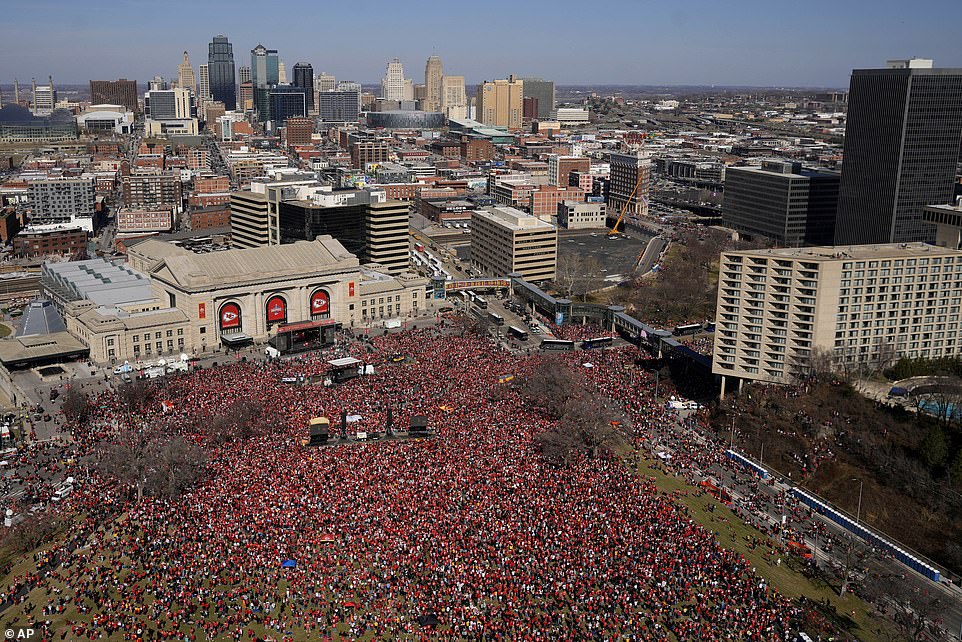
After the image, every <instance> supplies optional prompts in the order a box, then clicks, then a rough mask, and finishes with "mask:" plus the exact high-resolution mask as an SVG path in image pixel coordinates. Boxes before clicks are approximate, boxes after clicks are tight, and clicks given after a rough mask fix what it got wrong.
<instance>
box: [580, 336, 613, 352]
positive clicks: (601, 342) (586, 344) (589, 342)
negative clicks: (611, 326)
mask: <svg viewBox="0 0 962 642" xmlns="http://www.w3.org/2000/svg"><path fill="white" fill-rule="evenodd" d="M612 341H613V339H612V338H611V337H597V338H595V339H585V340H584V341H582V342H581V349H582V350H591V349H592V348H606V347H608V346H610V345H611V342H612Z"/></svg>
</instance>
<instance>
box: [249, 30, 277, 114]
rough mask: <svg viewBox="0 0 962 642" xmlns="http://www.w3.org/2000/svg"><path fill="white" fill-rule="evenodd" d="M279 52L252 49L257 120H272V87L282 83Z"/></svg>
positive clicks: (260, 48) (252, 76)
mask: <svg viewBox="0 0 962 642" xmlns="http://www.w3.org/2000/svg"><path fill="white" fill-rule="evenodd" d="M278 62H279V61H278V59H277V50H276V49H268V48H267V47H265V46H264V45H257V46H256V47H254V48H253V49H251V82H252V83H253V85H254V111H256V112H257V120H259V121H260V122H262V123H263V122H265V121H268V120H270V119H271V103H270V91H271V86H272V85H276V84H278V83H279V81H280V77H279V75H278V74H279V68H278Z"/></svg>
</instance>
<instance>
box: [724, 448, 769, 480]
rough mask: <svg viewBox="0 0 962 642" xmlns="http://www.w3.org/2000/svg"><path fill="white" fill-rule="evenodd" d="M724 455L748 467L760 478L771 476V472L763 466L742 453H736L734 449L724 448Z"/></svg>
mask: <svg viewBox="0 0 962 642" xmlns="http://www.w3.org/2000/svg"><path fill="white" fill-rule="evenodd" d="M725 456H726V457H728V458H729V459H731V460H732V461H735V462H737V463H739V464H741V465H742V466H744V467H745V468H747V469H749V470H750V471H752V472H753V473H755V474H756V475H758V476H759V477H761V478H762V479H768V478H770V477H771V476H772V475H771V473H769V472H768V470H767V469H766V468H764V467H763V466H761V465H759V464H756V463H755V462H753V461H752V460H751V459H749V458H748V457H745V456H744V455H742V454H739V453H736V452H735V451H734V450H726V451H725Z"/></svg>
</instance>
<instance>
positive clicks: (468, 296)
mask: <svg viewBox="0 0 962 642" xmlns="http://www.w3.org/2000/svg"><path fill="white" fill-rule="evenodd" d="M461 296H463V297H464V300H465V301H474V297H475V294H474V292H473V291H471V290H465V291H464V292H462V293H461Z"/></svg>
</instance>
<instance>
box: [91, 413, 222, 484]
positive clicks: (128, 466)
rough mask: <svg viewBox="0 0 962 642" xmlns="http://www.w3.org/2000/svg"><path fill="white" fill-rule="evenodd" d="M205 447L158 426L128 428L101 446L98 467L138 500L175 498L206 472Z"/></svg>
mask: <svg viewBox="0 0 962 642" xmlns="http://www.w3.org/2000/svg"><path fill="white" fill-rule="evenodd" d="M206 463H207V456H206V453H205V452H204V450H203V449H202V448H201V447H200V446H198V445H197V444H194V443H192V442H189V441H187V440H186V439H184V438H183V437H180V436H173V437H171V436H168V435H165V434H163V433H162V432H161V431H160V430H158V429H157V427H155V426H145V427H143V428H141V429H139V430H128V431H124V432H122V433H120V434H118V435H116V437H115V438H114V440H113V441H112V442H110V443H106V444H103V445H102V446H101V449H100V453H99V457H98V460H97V466H98V469H99V470H100V472H101V474H103V475H105V476H107V477H112V478H113V479H115V480H116V481H117V483H118V484H119V485H120V486H121V487H123V488H125V489H127V490H128V491H129V492H131V491H132V492H134V493H136V496H137V502H138V503H140V501H141V500H142V499H143V498H144V495H149V496H158V497H161V496H167V497H174V496H176V495H178V494H179V493H181V492H182V491H183V490H184V489H185V488H187V487H188V486H190V485H191V484H193V483H194V482H196V481H197V480H198V479H199V478H200V476H201V474H202V473H203V471H204V468H205V465H206Z"/></svg>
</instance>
